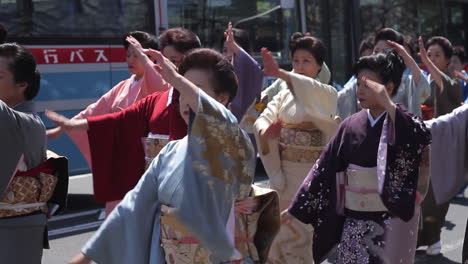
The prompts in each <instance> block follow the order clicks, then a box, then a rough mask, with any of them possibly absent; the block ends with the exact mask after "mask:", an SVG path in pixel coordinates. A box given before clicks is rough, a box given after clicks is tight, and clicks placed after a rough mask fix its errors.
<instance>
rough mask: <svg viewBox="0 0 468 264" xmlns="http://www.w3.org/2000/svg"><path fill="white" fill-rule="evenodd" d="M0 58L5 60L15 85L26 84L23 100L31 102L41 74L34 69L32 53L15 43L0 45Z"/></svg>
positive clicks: (34, 63) (35, 93)
mask: <svg viewBox="0 0 468 264" xmlns="http://www.w3.org/2000/svg"><path fill="white" fill-rule="evenodd" d="M0 57H4V58H6V59H7V67H8V70H10V71H11V73H12V74H13V78H14V80H15V82H16V83H21V82H25V83H27V85H28V86H27V87H26V90H24V98H25V99H26V100H27V101H30V100H32V99H33V98H34V97H36V95H37V94H38V93H39V87H40V84H41V74H40V73H39V71H38V70H37V68H36V60H35V59H34V56H33V55H32V53H31V52H30V51H29V50H27V49H26V48H25V47H23V46H21V45H19V44H17V43H5V44H2V45H0Z"/></svg>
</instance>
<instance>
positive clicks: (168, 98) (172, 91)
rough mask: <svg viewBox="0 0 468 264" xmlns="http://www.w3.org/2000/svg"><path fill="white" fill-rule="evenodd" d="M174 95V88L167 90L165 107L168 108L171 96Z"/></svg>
mask: <svg viewBox="0 0 468 264" xmlns="http://www.w3.org/2000/svg"><path fill="white" fill-rule="evenodd" d="M173 93H174V87H172V88H171V90H169V96H168V97H167V103H166V106H169V105H170V104H171V103H172V94H173Z"/></svg>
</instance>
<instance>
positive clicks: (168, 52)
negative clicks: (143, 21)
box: [48, 28, 201, 214]
mask: <svg viewBox="0 0 468 264" xmlns="http://www.w3.org/2000/svg"><path fill="white" fill-rule="evenodd" d="M127 36H132V37H134V38H135V39H137V40H138V42H139V43H140V45H141V46H142V47H143V48H145V49H156V47H157V39H156V37H155V36H153V35H150V34H148V33H146V32H141V31H135V32H132V33H130V34H128V35H126V37H127ZM159 41H160V44H161V47H160V48H161V50H162V53H163V54H164V56H166V57H168V58H170V59H171V60H172V61H174V62H176V63H180V60H181V58H182V57H183V55H184V53H186V52H188V51H189V50H191V49H194V48H199V47H200V46H201V44H200V40H199V39H198V37H197V36H196V35H195V34H194V33H193V32H191V31H190V30H187V29H182V28H173V29H168V30H167V31H165V32H164V33H163V34H161V36H159ZM124 47H125V49H126V50H127V63H128V68H129V70H130V73H131V74H132V76H131V77H130V78H129V79H127V80H124V81H122V82H120V83H119V84H118V85H116V86H115V87H114V88H112V89H111V90H110V91H109V92H107V93H106V94H105V95H103V96H102V97H101V98H100V99H99V100H98V101H97V102H96V103H94V104H92V105H90V106H88V107H87V108H86V109H85V110H83V111H82V112H81V113H79V114H78V115H76V116H75V117H73V119H77V120H79V119H85V118H91V119H92V118H99V117H101V116H102V115H105V114H109V113H117V112H120V111H121V110H123V109H126V108H127V107H129V106H131V105H136V104H137V103H138V102H141V101H143V100H142V99H143V98H145V97H147V96H148V95H151V94H153V93H155V92H157V91H165V92H164V93H163V94H161V95H158V96H157V98H158V99H159V98H161V100H158V101H161V103H160V104H159V105H158V107H157V108H156V107H155V105H156V104H155V103H154V104H153V107H152V108H151V109H154V111H156V112H158V113H161V112H165V111H166V112H167V110H166V108H167V107H171V104H170V102H171V100H170V99H171V98H173V97H174V98H177V94H175V95H173V93H172V90H171V89H170V88H171V87H170V85H168V84H167V83H166V82H165V81H164V80H163V79H162V78H161V75H160V74H159V73H158V72H156V71H155V70H154V69H153V68H152V67H153V62H152V61H151V59H150V58H149V57H148V56H146V55H144V54H141V53H139V52H138V51H136V50H135V49H134V48H133V47H131V46H129V43H128V41H127V40H126V39H124ZM176 65H178V64H176ZM163 101H164V102H163ZM140 106H141V104H140ZM174 107H177V106H175V105H174ZM138 109H140V108H138ZM162 119H166V118H162ZM174 119H175V120H176V122H177V121H179V124H181V125H180V126H177V127H181V129H180V130H181V131H182V133H183V132H185V130H186V127H185V124H184V123H183V122H182V120H181V119H180V118H179V120H178V119H177V118H174ZM157 126H158V127H159V129H158V130H157V131H154V130H153V131H151V132H155V134H165V135H169V133H167V130H168V128H166V127H167V126H168V122H166V121H162V122H160V123H158V124H157ZM142 128H143V129H144V126H140V127H135V126H132V127H128V128H127V129H134V131H133V132H134V133H135V134H137V135H138V134H139V130H140V129H142ZM145 130H147V129H145ZM48 132H49V136H51V137H56V136H58V135H59V134H61V133H62V132H63V129H61V128H60V127H57V128H54V129H52V130H49V131H48ZM66 132H67V134H68V135H69V136H70V138H71V139H72V140H73V141H74V142H75V144H76V145H77V146H78V148H79V149H80V151H81V152H82V153H83V155H84V156H85V158H86V160H87V161H88V164H89V165H90V167H91V168H92V171H93V181H94V188H95V195H96V196H95V197H97V198H96V200H97V201H98V202H105V203H106V213H107V214H109V213H110V211H111V210H112V209H113V208H114V207H115V206H116V205H117V203H118V202H119V201H120V199H122V198H123V195H124V194H125V193H126V192H127V191H128V190H130V189H131V188H133V186H135V184H136V182H137V181H138V179H139V177H140V176H141V175H142V174H143V171H144V165H143V166H142V167H141V169H139V167H137V166H132V165H133V163H132V161H130V162H129V163H124V162H122V161H119V162H115V160H114V162H115V163H119V164H123V165H128V166H129V167H128V168H119V167H118V166H117V167H115V165H114V167H115V169H116V171H118V172H117V173H114V174H112V176H111V177H109V178H108V176H107V175H109V174H107V173H106V172H108V171H109V170H106V165H107V163H106V161H107V160H109V161H112V158H113V157H112V153H111V154H108V155H106V154H103V155H98V156H96V155H94V157H93V155H92V152H93V151H92V150H91V149H90V148H92V147H94V144H93V143H92V142H94V141H96V139H98V140H100V139H101V137H99V136H97V137H96V136H94V138H93V139H91V138H89V136H88V133H86V131H85V130H68V131H66ZM131 132H132V131H130V132H129V133H131ZM145 132H146V133H144V135H139V136H138V142H139V143H140V142H141V137H145V136H147V135H148V133H149V132H148V131H145ZM109 135H110V134H109ZM183 136H184V135H183V134H182V135H181V136H179V137H177V139H179V138H182V137H183ZM109 138H110V137H109ZM104 142H106V141H104ZM102 144H103V143H100V145H99V147H100V148H101V147H105V146H103V145H102ZM140 144H141V143H140ZM105 150H109V151H112V149H111V148H109V147H107V148H104V149H103V150H101V151H105ZM130 151H132V150H130ZM127 154H132V153H131V152H130V153H127ZM118 155H119V154H118V153H117V154H115V156H118ZM134 157H140V156H139V155H135V156H134ZM96 159H97V160H99V161H100V164H93V161H96ZM117 159H120V158H119V157H117ZM143 159H144V157H143ZM139 161H140V160H136V163H137V164H140V162H139ZM109 165H110V166H112V164H109ZM129 170H132V171H131V172H129ZM102 171H104V172H102ZM121 174H124V175H123V176H122V177H120V175H121ZM106 179H109V181H107V180H106ZM115 179H119V180H120V181H115ZM96 189H97V190H96ZM101 189H109V190H104V191H101ZM110 189H116V190H115V191H116V192H119V195H117V196H112V197H108V195H106V198H105V199H101V198H100V197H101V196H102V194H101V193H102V192H105V193H109V192H114V190H110Z"/></svg>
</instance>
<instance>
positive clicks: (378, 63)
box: [353, 50, 406, 95]
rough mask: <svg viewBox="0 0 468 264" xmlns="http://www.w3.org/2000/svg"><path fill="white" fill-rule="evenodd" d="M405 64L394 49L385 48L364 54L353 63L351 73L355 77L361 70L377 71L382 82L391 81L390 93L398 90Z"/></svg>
mask: <svg viewBox="0 0 468 264" xmlns="http://www.w3.org/2000/svg"><path fill="white" fill-rule="evenodd" d="M405 69H406V66H405V63H404V61H403V58H401V56H400V55H398V53H397V52H396V51H394V50H387V51H384V52H381V53H377V54H373V55H370V56H364V57H361V58H359V60H358V61H357V62H356V63H355V64H354V65H353V74H354V75H355V76H356V77H357V76H358V74H359V72H360V71H362V70H369V71H373V72H375V73H377V74H378V75H379V77H380V79H381V80H382V82H383V84H387V83H389V82H393V84H394V86H395V87H394V89H393V93H392V95H394V94H395V93H396V92H397V91H398V87H399V86H400V83H401V77H402V76H403V72H404V71H405Z"/></svg>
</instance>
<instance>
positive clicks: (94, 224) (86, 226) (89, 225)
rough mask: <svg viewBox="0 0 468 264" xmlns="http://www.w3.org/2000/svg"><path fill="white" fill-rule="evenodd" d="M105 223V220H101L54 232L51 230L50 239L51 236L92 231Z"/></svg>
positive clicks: (58, 229)
mask: <svg viewBox="0 0 468 264" xmlns="http://www.w3.org/2000/svg"><path fill="white" fill-rule="evenodd" d="M103 222H104V220H101V221H94V222H91V223H86V224H80V225H74V226H68V227H63V228H57V229H54V230H50V231H49V233H48V235H49V237H51V236H58V235H63V234H68V233H72V232H77V231H83V230H87V229H92V228H96V227H99V226H100V225H101V224H102V223H103Z"/></svg>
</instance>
